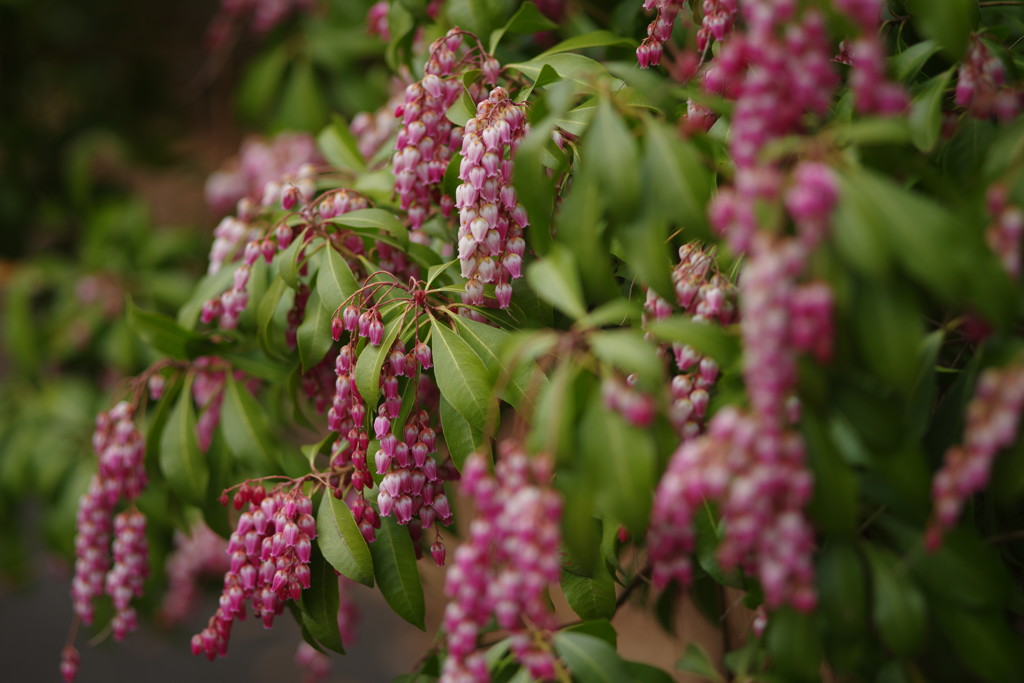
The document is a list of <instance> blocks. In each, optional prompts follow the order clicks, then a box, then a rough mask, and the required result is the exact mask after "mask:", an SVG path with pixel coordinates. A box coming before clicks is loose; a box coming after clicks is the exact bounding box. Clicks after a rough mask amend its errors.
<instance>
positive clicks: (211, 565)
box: [160, 522, 230, 624]
mask: <svg viewBox="0 0 1024 683" xmlns="http://www.w3.org/2000/svg"><path fill="white" fill-rule="evenodd" d="M226 552H227V541H225V540H224V539H223V538H221V537H220V536H218V535H217V534H216V533H214V532H213V531H212V530H211V529H210V527H208V526H206V525H205V524H203V523H201V522H200V523H199V524H196V525H194V526H193V527H192V534H191V535H190V536H186V535H185V534H183V533H181V532H180V531H179V532H176V533H175V535H174V552H172V553H171V554H170V555H169V556H168V557H167V563H166V573H167V583H168V586H167V593H166V594H165V595H164V599H163V602H162V603H161V605H160V614H161V616H162V618H163V620H164V621H165V622H167V623H168V624H177V623H180V622H182V621H184V620H185V618H186V617H188V615H189V612H190V611H191V609H192V605H193V604H194V603H195V599H196V594H197V592H198V591H197V590H196V581H197V580H198V579H199V577H201V576H207V575H209V576H215V575H218V574H221V575H222V574H224V572H226V571H227V570H228V568H229V567H230V564H229V563H228V556H227V554H226Z"/></svg>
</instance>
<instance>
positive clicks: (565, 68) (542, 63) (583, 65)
mask: <svg viewBox="0 0 1024 683" xmlns="http://www.w3.org/2000/svg"><path fill="white" fill-rule="evenodd" d="M544 67H551V68H552V69H554V70H555V72H556V73H557V74H558V75H559V76H561V77H562V78H563V79H564V80H567V81H572V82H573V83H574V84H576V86H577V87H579V88H580V89H581V90H584V91H587V92H592V91H594V90H595V86H594V84H595V83H596V82H597V80H598V78H600V77H602V76H603V77H604V78H605V79H608V80H610V86H611V87H620V86H621V85H622V81H620V80H619V79H617V78H612V77H611V76H610V75H609V74H608V70H607V69H606V68H605V67H604V66H603V65H602V64H601V63H600V62H597V61H595V60H593V59H591V58H589V57H584V56H583V55H576V54H550V55H542V56H540V57H535V58H534V59H531V60H530V61H528V62H518V63H515V64H509V65H507V66H506V67H505V68H507V69H511V70H513V71H518V72H519V73H521V74H523V75H524V76H526V77H527V78H528V79H530V80H531V81H534V82H537V81H539V80H540V79H541V76H542V75H543V73H544Z"/></svg>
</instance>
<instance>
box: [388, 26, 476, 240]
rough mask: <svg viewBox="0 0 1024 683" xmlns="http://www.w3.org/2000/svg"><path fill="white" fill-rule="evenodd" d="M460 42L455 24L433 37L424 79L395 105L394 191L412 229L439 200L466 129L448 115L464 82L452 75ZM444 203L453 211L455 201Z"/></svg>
mask: <svg viewBox="0 0 1024 683" xmlns="http://www.w3.org/2000/svg"><path fill="white" fill-rule="evenodd" d="M461 45H462V34H461V33H460V32H459V31H458V30H457V29H452V30H450V31H449V32H448V33H447V34H446V35H445V36H444V37H442V38H439V39H437V40H435V41H434V42H433V43H432V44H431V46H430V56H429V58H428V59H427V63H426V65H425V66H424V68H423V73H424V76H423V80H422V81H420V82H418V83H412V84H411V85H409V86H408V87H407V88H406V89H405V101H404V102H403V103H402V104H400V105H399V106H398V108H397V109H396V110H395V115H396V116H398V117H400V118H401V120H402V127H401V128H400V129H399V131H398V137H397V139H396V140H395V154H394V157H393V158H392V167H393V171H394V174H395V191H396V192H397V193H398V197H399V200H400V201H401V206H402V208H403V209H405V211H406V214H407V216H408V220H409V227H410V228H411V229H412V230H413V231H414V233H415V232H416V231H419V229H420V228H421V227H422V226H423V222H424V221H425V220H426V219H427V217H428V215H429V214H430V212H431V207H432V206H434V205H435V204H439V203H440V201H441V197H440V192H439V190H438V187H439V185H440V183H441V180H442V179H443V178H444V173H445V171H446V170H447V168H448V163H449V161H450V160H451V158H452V154H453V153H454V152H455V150H456V149H458V148H459V145H460V144H461V141H462V129H461V128H458V127H456V126H454V125H453V124H452V123H451V121H449V120H448V116H447V113H448V109H449V107H451V106H452V104H454V102H455V100H456V99H458V97H459V95H460V94H461V93H462V88H463V86H462V82H461V81H460V80H459V79H457V78H448V76H451V74H452V73H453V69H454V68H455V66H456V59H457V57H456V52H457V51H458V50H459V48H460V47H461ZM448 201H449V202H450V201H451V200H450V199H449V200H448ZM442 208H443V209H444V210H445V211H450V210H451V204H447V208H445V207H444V206H442Z"/></svg>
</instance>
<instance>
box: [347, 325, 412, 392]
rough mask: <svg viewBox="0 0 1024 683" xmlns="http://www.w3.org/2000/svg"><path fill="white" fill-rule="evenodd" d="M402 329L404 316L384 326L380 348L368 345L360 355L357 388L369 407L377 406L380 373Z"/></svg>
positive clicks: (357, 362)
mask: <svg viewBox="0 0 1024 683" xmlns="http://www.w3.org/2000/svg"><path fill="white" fill-rule="evenodd" d="M401 329H402V316H401V315H398V316H395V317H394V318H392V319H391V320H390V321H389V322H387V323H385V324H384V336H383V337H382V339H381V344H380V346H371V345H370V344H366V346H364V347H363V350H362V351H361V352H360V353H359V358H358V359H357V360H356V388H357V389H359V395H360V396H362V397H363V400H364V401H365V402H366V405H368V406H375V405H377V398H378V397H379V396H380V372H381V369H382V368H383V367H384V363H385V362H386V360H387V357H388V353H389V352H390V351H391V347H392V345H394V343H395V340H396V339H397V338H398V333H399V332H400V331H401Z"/></svg>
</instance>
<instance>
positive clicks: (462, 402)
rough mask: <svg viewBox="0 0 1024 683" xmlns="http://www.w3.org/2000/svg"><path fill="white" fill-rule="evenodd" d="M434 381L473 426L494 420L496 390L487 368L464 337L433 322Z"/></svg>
mask: <svg viewBox="0 0 1024 683" xmlns="http://www.w3.org/2000/svg"><path fill="white" fill-rule="evenodd" d="M430 330H431V351H432V352H433V356H434V378H435V379H436V381H437V388H438V389H439V390H440V392H441V396H443V397H444V398H445V400H446V401H448V402H449V403H450V404H451V406H452V407H453V408H454V409H455V410H456V411H457V412H458V413H459V414H460V415H462V417H464V418H465V419H466V420H467V421H468V422H469V423H470V424H471V425H475V426H478V427H482V426H483V425H484V424H486V422H487V420H488V419H489V418H490V416H491V411H492V410H494V409H495V408H496V406H495V405H494V386H493V385H492V383H491V382H490V381H489V379H488V372H487V368H486V367H485V366H484V364H483V361H481V360H480V357H479V356H477V355H476V353H475V352H474V351H473V349H472V348H470V346H469V344H467V343H466V342H465V341H464V340H463V339H462V337H460V336H459V335H457V334H455V333H454V332H452V331H451V330H450V329H448V327H447V326H445V325H443V324H441V323H439V322H438V321H437V320H431V323H430Z"/></svg>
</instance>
